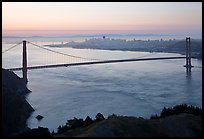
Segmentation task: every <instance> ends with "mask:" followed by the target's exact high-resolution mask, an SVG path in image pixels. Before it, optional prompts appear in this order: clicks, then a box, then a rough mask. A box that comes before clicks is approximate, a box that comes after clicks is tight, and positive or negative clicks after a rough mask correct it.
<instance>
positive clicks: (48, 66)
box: [8, 56, 186, 71]
mask: <svg viewBox="0 0 204 139" xmlns="http://www.w3.org/2000/svg"><path fill="white" fill-rule="evenodd" d="M185 58H186V57H185V56H183V57H182V56H180V57H156V58H155V57H153V58H133V59H117V60H104V61H92V62H80V63H69V64H52V65H42V66H31V67H27V69H28V70H31V69H42V68H56V67H68V66H81V65H92V64H106V63H119V62H120V63H121V62H132V61H149V60H164V59H185ZM22 69H23V68H22V67H21V68H10V69H8V70H10V71H18V70H22Z"/></svg>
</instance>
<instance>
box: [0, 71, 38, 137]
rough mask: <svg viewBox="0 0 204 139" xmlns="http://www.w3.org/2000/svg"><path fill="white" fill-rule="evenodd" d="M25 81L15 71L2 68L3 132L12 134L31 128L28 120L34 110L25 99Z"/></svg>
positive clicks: (26, 90)
mask: <svg viewBox="0 0 204 139" xmlns="http://www.w3.org/2000/svg"><path fill="white" fill-rule="evenodd" d="M29 92H30V90H29V89H27V87H26V84H25V82H24V81H23V80H22V79H21V78H19V77H18V76H17V75H16V74H14V73H13V72H10V71H8V70H5V69H2V134H3V136H11V135H14V134H16V133H19V132H22V131H26V130H28V129H29V128H28V127H27V125H26V120H27V118H28V117H29V116H30V114H31V112H33V111H34V109H33V108H32V106H31V105H30V104H29V103H28V102H27V101H26V100H25V94H27V93H29Z"/></svg>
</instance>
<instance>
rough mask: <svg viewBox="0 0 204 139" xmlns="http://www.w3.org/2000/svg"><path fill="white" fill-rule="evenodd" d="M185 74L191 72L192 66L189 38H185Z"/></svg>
mask: <svg viewBox="0 0 204 139" xmlns="http://www.w3.org/2000/svg"><path fill="white" fill-rule="evenodd" d="M184 67H186V72H191V68H193V67H194V66H192V65H191V41H190V37H186V65H184Z"/></svg>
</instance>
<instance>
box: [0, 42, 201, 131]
mask: <svg viewBox="0 0 204 139" xmlns="http://www.w3.org/2000/svg"><path fill="white" fill-rule="evenodd" d="M37 43H38V44H40V45H42V44H47V43H48V42H43V43H42V42H37ZM49 43H52V41H50V42H49ZM9 46H12V44H3V50H5V49H6V48H8V47H9ZM52 49H53V50H57V51H60V52H64V53H68V54H73V55H79V56H82V57H88V58H98V59H122V58H136V57H141V56H144V55H146V56H149V57H162V56H180V55H179V54H172V53H151V54H152V55H150V53H147V52H129V51H109V50H90V49H72V48H52ZM21 55H22V48H21V47H19V48H14V50H11V52H8V54H7V53H5V54H3V55H2V64H3V67H19V66H20V65H21V61H22V60H21ZM13 59H15V60H13ZM42 59H43V60H42ZM66 60H67V59H66ZM68 60H69V62H77V61H78V60H77V59H68ZM53 61H54V62H56V63H59V62H60V58H58V57H57V56H55V55H54V54H53V57H52V58H51V57H50V56H49V54H45V53H43V52H42V50H39V49H36V48H33V47H31V45H28V63H29V64H28V65H41V64H44V63H48V64H49V63H53ZM63 61H65V58H64V59H63V60H62V58H61V62H63ZM184 64H185V59H180V60H159V61H143V62H142V61H139V62H127V63H115V64H101V65H86V66H76V67H61V68H51V69H38V70H29V71H28V80H29V82H28V88H29V89H30V90H32V92H31V93H30V94H28V96H27V100H28V102H29V103H30V104H31V105H32V106H33V108H34V109H35V112H33V113H32V115H31V117H30V118H29V119H28V121H27V124H28V126H29V127H31V128H34V127H38V126H45V127H48V128H49V129H50V131H52V130H56V129H57V127H58V126H59V125H62V124H65V122H66V121H67V120H68V119H72V118H74V117H76V118H83V119H85V118H86V116H90V117H91V118H93V119H94V118H95V115H96V114H97V113H98V112H101V113H102V114H103V115H104V116H105V117H107V116H108V115H111V114H113V113H114V114H117V115H128V116H137V117H138V116H142V117H144V118H149V117H150V116H151V115H152V114H156V113H157V114H159V113H160V111H161V109H162V108H163V107H164V106H165V107H172V106H175V105H176V104H181V103H187V104H192V105H195V106H199V107H202V91H201V90H202V68H200V67H202V61H199V60H196V59H193V60H192V64H193V65H194V66H195V68H193V69H192V72H191V74H187V73H186V72H185V68H184V67H183V65H184ZM15 73H16V74H18V75H19V76H20V77H21V76H22V73H21V72H20V71H18V72H15ZM38 114H40V115H42V116H44V118H43V119H42V120H41V121H38V120H37V119H36V118H35V117H36V116H37V115H38Z"/></svg>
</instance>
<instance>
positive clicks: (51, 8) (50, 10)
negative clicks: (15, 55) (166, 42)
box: [2, 2, 202, 38]
mask: <svg viewBox="0 0 204 139" xmlns="http://www.w3.org/2000/svg"><path fill="white" fill-rule="evenodd" d="M2 31H3V32H2V34H3V35H5V36H13V35H15V36H16V35H19V36H32V35H49V36H52V35H67V34H90V33H155V34H174V35H188V36H190V35H191V36H192V35H194V36H197V37H200V38H201V36H202V3H201V2H194V3H193V2H190V3H189V2H184V3H181V2H175V3H172V2H163V3H161V2H153V3H151V2H145V3H142V2H133V3H132V2H127V3H124V2H122V3H120V2H117V3H116V2H107V3H106V2H103V3H100V2H96V3H93V2H91V3H90V2H84V3H80V2H77V3H74V2H65V3H63V2H59V3H53V2H45V3H43V2H40V3H38V2H27V3H26V2H3V3H2Z"/></svg>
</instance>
